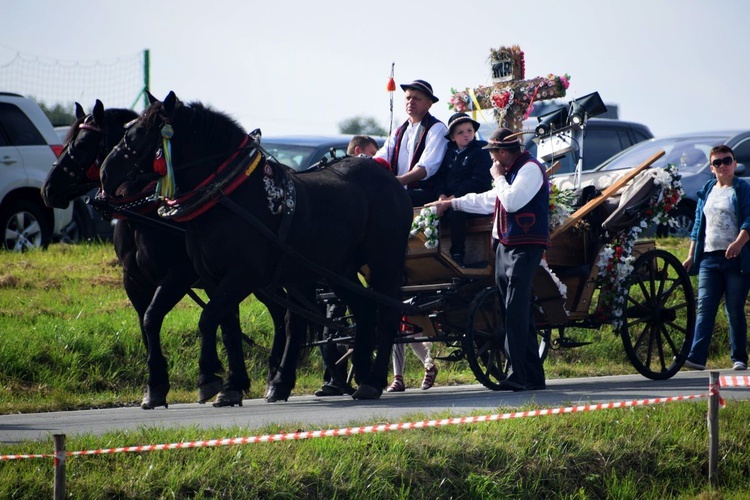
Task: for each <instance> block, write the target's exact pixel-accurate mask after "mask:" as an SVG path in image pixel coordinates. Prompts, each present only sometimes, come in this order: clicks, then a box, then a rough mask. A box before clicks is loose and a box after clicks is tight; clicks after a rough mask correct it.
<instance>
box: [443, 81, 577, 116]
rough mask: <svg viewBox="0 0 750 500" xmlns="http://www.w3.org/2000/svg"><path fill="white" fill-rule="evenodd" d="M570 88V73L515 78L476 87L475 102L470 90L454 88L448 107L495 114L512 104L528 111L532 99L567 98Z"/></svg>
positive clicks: (505, 110) (459, 110)
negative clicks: (488, 110)
mask: <svg viewBox="0 0 750 500" xmlns="http://www.w3.org/2000/svg"><path fill="white" fill-rule="evenodd" d="M568 87H570V75H568V74H567V73H566V74H564V75H553V74H549V75H547V76H544V77H543V76H538V77H536V78H533V79H531V80H513V81H510V82H507V83H504V84H499V85H497V86H494V85H493V86H482V85H480V86H479V87H477V88H476V89H474V96H475V97H476V102H472V98H471V89H469V88H466V89H465V90H456V89H454V88H451V97H450V99H449V100H448V109H450V110H453V111H455V112H457V113H463V112H466V111H470V110H472V109H475V108H477V105H478V109H480V110H481V109H490V108H492V109H494V110H495V114H496V115H498V114H503V113H504V112H507V111H508V110H509V109H510V108H511V107H512V106H516V107H520V108H522V109H523V110H524V111H526V110H527V109H528V108H529V107H530V106H531V104H532V101H542V100H547V99H554V98H558V97H565V94H566V93H567V90H568Z"/></svg>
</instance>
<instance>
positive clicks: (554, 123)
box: [534, 106, 568, 137]
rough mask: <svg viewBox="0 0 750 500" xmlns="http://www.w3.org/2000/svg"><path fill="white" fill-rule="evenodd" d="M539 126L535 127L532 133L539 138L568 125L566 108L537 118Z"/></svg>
mask: <svg viewBox="0 0 750 500" xmlns="http://www.w3.org/2000/svg"><path fill="white" fill-rule="evenodd" d="M537 120H539V125H537V126H536V129H534V132H536V135H537V136H539V137H541V136H545V135H547V134H549V133H551V132H552V131H553V130H557V129H560V128H562V127H564V126H565V125H566V124H567V123H568V108H566V107H564V106H563V107H560V108H557V109H556V110H554V111H552V112H550V113H547V114H544V115H541V116H538V117H537Z"/></svg>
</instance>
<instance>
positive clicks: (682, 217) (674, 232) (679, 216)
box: [659, 205, 695, 238]
mask: <svg viewBox="0 0 750 500" xmlns="http://www.w3.org/2000/svg"><path fill="white" fill-rule="evenodd" d="M671 215H672V217H673V218H674V220H675V222H676V224H674V225H673V226H663V227H662V228H660V231H659V232H660V233H665V234H660V235H662V236H674V237H676V238H688V237H690V233H691V232H692V231H693V224H694V223H695V209H694V208H692V207H689V206H686V205H678V206H677V208H676V209H675V211H674V213H672V214H671Z"/></svg>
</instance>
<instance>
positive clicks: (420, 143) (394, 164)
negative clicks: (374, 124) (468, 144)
mask: <svg viewBox="0 0 750 500" xmlns="http://www.w3.org/2000/svg"><path fill="white" fill-rule="evenodd" d="M439 121H440V120H438V119H437V118H435V117H434V116H432V115H431V114H429V113H427V114H426V115H425V116H424V118H422V122H421V125H422V127H423V129H422V135H420V136H419V137H417V147H416V149H415V150H414V156H412V158H411V164H410V165H409V170H410V171H411V169H413V168H414V166H415V165H416V164H417V162H418V161H419V158H420V157H421V156H422V153H424V148H425V145H426V143H427V131H428V130H430V128H432V126H433V125H435V124H436V123H438V122H439ZM408 126H409V120H406V121H405V122H404V124H403V125H401V126H400V127H399V128H398V129H396V135H395V137H394V138H393V139H394V143H395V145H394V147H393V154H391V157H390V158H389V160H390V162H391V171H392V172H393V175H398V154H399V152H400V151H401V142H402V141H403V140H404V132H405V131H406V129H407V127H408Z"/></svg>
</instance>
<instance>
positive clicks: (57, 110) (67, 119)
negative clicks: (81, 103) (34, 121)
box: [39, 102, 76, 127]
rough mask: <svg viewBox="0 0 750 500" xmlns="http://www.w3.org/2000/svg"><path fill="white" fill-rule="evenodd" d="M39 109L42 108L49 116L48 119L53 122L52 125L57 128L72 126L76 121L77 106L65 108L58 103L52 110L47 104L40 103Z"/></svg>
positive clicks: (71, 105) (70, 105)
mask: <svg viewBox="0 0 750 500" xmlns="http://www.w3.org/2000/svg"><path fill="white" fill-rule="evenodd" d="M39 107H40V108H42V111H44V114H45V115H47V118H49V121H50V122H52V125H54V126H55V127H58V126H62V125H71V124H72V123H73V122H74V121H76V115H75V106H74V105H73V104H69V105H68V106H65V105H63V104H60V103H57V104H55V105H54V106H52V107H51V108H50V107H49V106H47V105H46V104H45V103H43V102H40V103H39Z"/></svg>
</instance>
